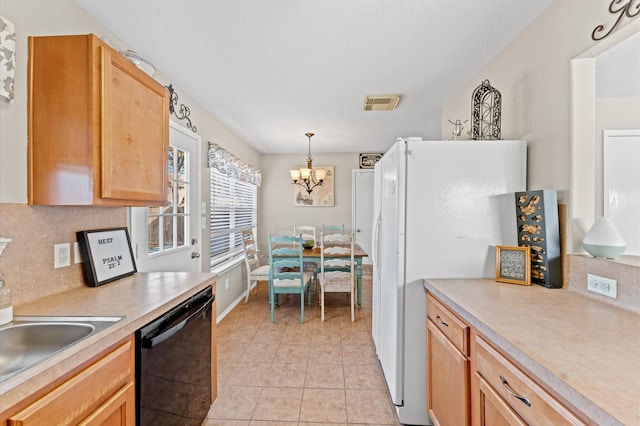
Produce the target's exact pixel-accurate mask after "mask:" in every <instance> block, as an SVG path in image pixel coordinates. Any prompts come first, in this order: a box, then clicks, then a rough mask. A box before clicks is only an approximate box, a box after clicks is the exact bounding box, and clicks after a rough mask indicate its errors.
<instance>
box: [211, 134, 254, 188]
mask: <svg viewBox="0 0 640 426" xmlns="http://www.w3.org/2000/svg"><path fill="white" fill-rule="evenodd" d="M207 156H208V165H209V167H212V168H214V169H216V170H217V171H219V172H220V173H222V174H224V175H226V176H229V177H234V178H236V179H240V180H241V181H244V182H249V183H252V184H254V185H257V186H260V184H262V171H261V170H260V169H256V168H255V167H253V166H252V165H251V164H249V163H247V162H246V161H244V160H242V159H240V158H238V157H236V156H235V155H233V154H231V153H230V152H229V151H227V150H225V149H224V148H222V147H221V146H220V145H218V144H216V143H213V142H209V152H208V154H207Z"/></svg>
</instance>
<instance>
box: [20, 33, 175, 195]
mask: <svg viewBox="0 0 640 426" xmlns="http://www.w3.org/2000/svg"><path fill="white" fill-rule="evenodd" d="M28 96H29V99H28V125H29V128H28V135H29V147H28V199H29V204H32V205H105V206H152V205H154V206H157V205H165V204H167V199H168V190H169V180H168V179H169V178H168V171H167V162H168V158H167V156H168V149H169V94H168V91H167V89H166V88H165V87H163V86H162V85H161V84H159V83H158V82H156V81H155V80H154V79H153V78H151V77H150V76H148V75H147V74H145V73H144V72H143V71H142V70H140V69H139V68H137V67H136V66H135V65H133V64H132V63H131V62H129V61H128V60H127V59H125V58H124V57H123V56H122V55H120V54H119V53H118V52H116V51H115V50H114V49H112V48H111V47H110V46H108V45H107V44H106V43H104V42H103V41H102V40H100V39H99V38H98V37H96V36H95V35H92V34H90V35H74V36H46V37H29V69H28Z"/></svg>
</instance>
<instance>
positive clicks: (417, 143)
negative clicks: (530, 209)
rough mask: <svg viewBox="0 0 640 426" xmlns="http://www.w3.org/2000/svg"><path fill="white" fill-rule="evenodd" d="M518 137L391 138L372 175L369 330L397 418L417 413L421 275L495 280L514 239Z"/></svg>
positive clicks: (420, 408) (522, 156)
mask: <svg viewBox="0 0 640 426" xmlns="http://www.w3.org/2000/svg"><path fill="white" fill-rule="evenodd" d="M526 150H527V148H526V142H525V141H423V140H421V139H420V138H407V139H398V140H397V142H396V143H395V144H394V145H393V146H392V147H391V149H389V151H387V153H385V154H384V155H383V156H382V159H381V160H380V161H379V162H378V163H377V164H376V166H375V172H374V180H375V184H374V203H373V204H374V225H373V248H372V251H373V253H372V254H373V256H372V260H373V297H372V309H373V312H372V334H373V340H374V343H375V346H376V353H377V356H378V359H379V360H380V364H381V366H382V370H383V372H384V376H385V379H386V381H387V385H388V388H389V392H390V393H391V399H392V401H393V404H394V405H395V406H396V409H397V412H398V417H399V419H400V422H401V423H403V424H415V425H430V424H432V423H431V421H430V419H429V416H428V415H427V409H426V400H427V389H426V387H427V377H426V326H425V324H426V294H425V291H424V287H423V282H422V279H424V278H480V277H488V278H491V277H495V246H496V245H517V229H516V227H517V225H516V216H515V196H514V192H516V191H524V190H525V189H526V166H527V164H526V163H527V162H526Z"/></svg>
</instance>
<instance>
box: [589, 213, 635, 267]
mask: <svg viewBox="0 0 640 426" xmlns="http://www.w3.org/2000/svg"><path fill="white" fill-rule="evenodd" d="M582 246H583V247H584V249H585V250H586V251H587V253H589V254H590V255H591V256H593V257H601V258H605V259H615V258H616V257H618V256H620V255H621V254H622V253H624V250H625V249H626V248H627V247H626V243H625V241H624V238H622V235H621V234H620V232H619V231H618V228H616V226H615V224H614V223H613V222H612V221H611V219H609V218H608V217H606V216H603V217H601V218H599V219H597V220H596V221H595V223H594V224H593V226H592V227H591V229H589V232H587V235H585V237H584V240H582Z"/></svg>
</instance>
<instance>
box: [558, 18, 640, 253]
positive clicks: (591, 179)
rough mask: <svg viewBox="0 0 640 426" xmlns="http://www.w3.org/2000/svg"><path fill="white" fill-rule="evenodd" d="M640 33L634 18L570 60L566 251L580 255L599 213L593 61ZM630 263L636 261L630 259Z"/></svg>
mask: <svg viewBox="0 0 640 426" xmlns="http://www.w3.org/2000/svg"><path fill="white" fill-rule="evenodd" d="M638 32H640V20H634V21H632V22H630V23H629V24H628V25H626V26H624V27H622V28H620V29H619V30H618V31H616V32H615V33H613V34H611V35H610V36H609V37H607V38H606V39H604V40H602V41H600V42H598V43H597V44H596V45H595V46H593V47H591V48H590V49H588V50H587V51H585V52H584V53H582V54H581V55H579V56H577V57H576V58H574V59H572V60H571V62H570V68H571V69H570V72H571V111H572V114H571V116H572V123H571V145H570V146H571V148H570V149H571V155H570V158H571V194H570V203H569V206H568V220H567V253H569V254H584V253H586V252H585V251H584V249H583V248H582V240H583V239H584V236H585V234H586V232H587V231H588V230H589V229H590V227H591V225H593V223H594V221H595V219H596V218H597V217H598V216H600V215H601V211H602V208H601V206H599V205H597V202H598V200H600V201H601V200H602V196H597V194H596V191H597V190H598V188H602V184H601V183H602V175H601V172H602V168H601V167H600V168H594V164H595V162H596V160H597V159H598V158H601V153H599V151H598V149H599V147H600V143H599V141H598V140H596V136H595V115H596V94H595V90H594V87H595V61H596V57H597V56H598V55H600V54H601V53H603V52H605V51H606V50H608V49H610V48H612V47H614V46H616V45H618V44H619V43H621V42H623V41H624V40H626V39H628V38H629V37H631V36H632V35H634V34H636V33H638ZM631 263H636V262H635V261H632V262H631Z"/></svg>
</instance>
